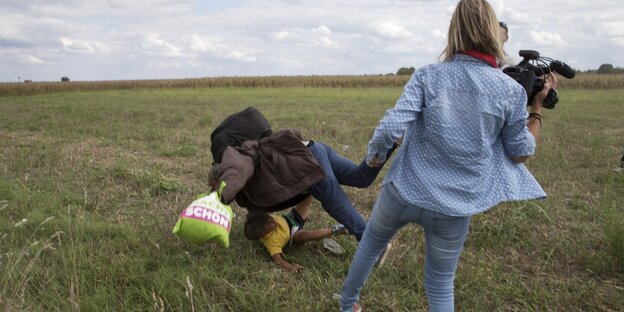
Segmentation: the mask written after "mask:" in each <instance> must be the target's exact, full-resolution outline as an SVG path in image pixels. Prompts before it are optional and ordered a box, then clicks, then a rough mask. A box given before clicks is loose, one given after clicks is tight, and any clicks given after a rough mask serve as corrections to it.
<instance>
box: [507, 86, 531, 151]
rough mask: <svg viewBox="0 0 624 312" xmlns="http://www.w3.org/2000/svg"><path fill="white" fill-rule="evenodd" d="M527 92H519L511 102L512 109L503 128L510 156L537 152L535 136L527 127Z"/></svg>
mask: <svg viewBox="0 0 624 312" xmlns="http://www.w3.org/2000/svg"><path fill="white" fill-rule="evenodd" d="M526 98H527V97H526V93H524V91H522V92H521V93H519V94H518V97H517V100H516V101H513V102H512V103H510V106H511V107H510V110H509V113H508V114H507V118H506V120H505V125H504V126H503V129H502V137H503V144H504V147H505V152H506V153H507V155H509V157H512V158H513V157H521V156H531V155H533V153H535V146H536V144H535V138H534V137H533V135H532V134H531V132H529V128H528V127H527V117H528V112H527V110H526Z"/></svg>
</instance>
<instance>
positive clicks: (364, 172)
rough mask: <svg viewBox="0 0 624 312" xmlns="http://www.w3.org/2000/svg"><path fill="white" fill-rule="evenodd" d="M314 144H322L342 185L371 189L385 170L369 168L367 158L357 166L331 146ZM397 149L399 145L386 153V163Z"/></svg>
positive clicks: (380, 167)
mask: <svg viewBox="0 0 624 312" xmlns="http://www.w3.org/2000/svg"><path fill="white" fill-rule="evenodd" d="M314 144H321V145H322V146H323V147H324V149H325V150H326V151H327V158H328V159H329V162H330V164H331V167H332V171H333V172H334V175H335V176H336V179H337V180H338V182H339V183H340V184H342V185H347V186H352V187H357V188H366V187H369V186H370V185H371V184H373V182H374V181H375V179H376V178H377V176H378V175H379V172H381V169H382V168H383V165H381V166H379V167H374V168H371V167H369V166H368V165H367V164H366V158H364V159H363V160H362V162H360V164H359V165H356V164H355V163H353V162H352V161H351V160H349V159H347V158H344V157H342V156H341V155H338V153H336V151H334V150H333V149H332V148H330V147H329V146H327V145H325V144H323V143H314ZM396 148H397V145H396V144H394V145H393V146H392V148H391V149H390V150H389V151H388V152H387V153H386V161H388V159H390V156H392V153H393V152H394V150H395V149H396Z"/></svg>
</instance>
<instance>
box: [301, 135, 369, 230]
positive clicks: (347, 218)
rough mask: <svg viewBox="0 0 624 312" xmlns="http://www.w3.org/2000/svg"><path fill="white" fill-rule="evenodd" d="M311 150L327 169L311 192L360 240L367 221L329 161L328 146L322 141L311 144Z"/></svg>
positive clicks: (333, 216)
mask: <svg viewBox="0 0 624 312" xmlns="http://www.w3.org/2000/svg"><path fill="white" fill-rule="evenodd" d="M310 152H312V155H314V158H316V160H317V161H318V163H319V165H320V166H321V167H322V168H323V170H324V171H325V178H324V179H323V180H321V181H319V182H318V183H316V184H315V185H314V186H312V188H310V194H312V196H314V198H316V199H317V200H318V201H319V202H321V205H322V206H323V210H325V211H326V212H327V213H328V214H329V215H330V216H331V217H332V218H334V219H335V220H336V221H338V222H339V223H342V224H344V226H345V227H346V228H347V230H348V231H349V233H351V234H353V235H354V236H355V238H356V239H357V240H358V241H359V240H360V239H361V238H362V234H363V233H364V229H366V221H364V218H363V217H362V215H360V213H359V212H358V211H357V210H356V209H355V208H354V207H353V204H352V203H351V201H350V200H349V198H348V197H347V194H346V193H345V192H344V190H343V189H342V187H341V186H340V183H339V182H338V180H337V179H336V176H335V175H334V171H333V170H332V165H331V163H330V161H329V157H328V153H327V147H326V146H324V145H323V144H320V143H315V144H313V145H311V146H310Z"/></svg>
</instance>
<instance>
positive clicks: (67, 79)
mask: <svg viewBox="0 0 624 312" xmlns="http://www.w3.org/2000/svg"><path fill="white" fill-rule="evenodd" d="M61 81H62V82H69V77H67V76H63V77H62V78H61Z"/></svg>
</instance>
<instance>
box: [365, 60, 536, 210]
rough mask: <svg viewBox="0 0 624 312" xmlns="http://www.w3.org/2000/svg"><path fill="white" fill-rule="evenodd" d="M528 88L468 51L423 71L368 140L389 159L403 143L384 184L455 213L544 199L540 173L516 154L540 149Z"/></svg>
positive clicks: (374, 153)
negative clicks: (530, 120)
mask: <svg viewBox="0 0 624 312" xmlns="http://www.w3.org/2000/svg"><path fill="white" fill-rule="evenodd" d="M526 101H527V95H526V92H525V91H524V89H523V88H522V87H521V86H520V85H519V84H518V83H517V82H516V81H514V80H513V79H512V78H510V77H508V76H507V75H505V74H504V73H502V72H501V71H500V70H499V69H496V68H493V67H491V66H489V65H488V64H487V63H485V62H484V61H481V60H478V59H475V58H473V57H471V56H468V55H463V54H457V55H455V56H454V57H453V58H452V59H451V60H449V61H447V62H443V63H438V64H432V65H428V66H426V67H423V68H420V69H418V70H417V71H416V72H415V73H414V75H413V76H412V78H411V79H410V81H409V82H408V83H407V84H406V86H405V89H404V91H403V94H402V95H401V97H400V98H399V99H398V101H397V103H396V105H395V107H394V108H392V109H389V110H388V111H386V113H385V115H384V116H383V118H382V119H381V121H380V123H379V125H378V126H377V128H376V129H375V133H374V134H373V137H372V139H371V141H370V142H369V146H368V159H369V160H371V159H373V157H378V160H380V161H381V160H383V159H381V158H383V157H384V155H385V152H386V151H387V150H388V149H390V147H391V146H392V144H393V142H395V141H397V140H398V139H399V138H400V137H402V136H403V144H402V146H401V148H400V149H399V150H398V153H397V155H396V158H395V159H394V161H393V162H392V164H391V165H390V168H389V170H388V173H387V174H386V177H385V179H384V182H383V183H384V184H387V183H390V182H392V183H394V185H395V186H396V187H397V189H398V190H399V192H400V194H401V195H402V196H403V197H404V198H405V200H407V201H408V202H410V203H412V204H414V205H417V206H420V207H422V208H425V209H429V210H433V211H436V212H440V213H443V214H446V215H452V216H467V215H473V214H476V213H480V212H483V211H485V210H487V209H489V208H491V207H493V206H495V205H496V204H498V203H500V202H503V201H511V200H527V199H534V198H543V197H545V196H546V193H544V191H543V190H542V188H541V187H540V185H539V184H538V183H537V181H536V180H535V178H534V177H533V175H531V173H530V172H529V171H528V170H527V168H526V167H525V166H524V165H523V164H520V163H515V162H513V161H512V160H511V157H518V156H528V155H532V154H533V153H534V151H535V140H534V138H533V136H532V135H531V133H530V132H529V130H528V128H527V126H526V121H527V116H528V113H527V110H526Z"/></svg>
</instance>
